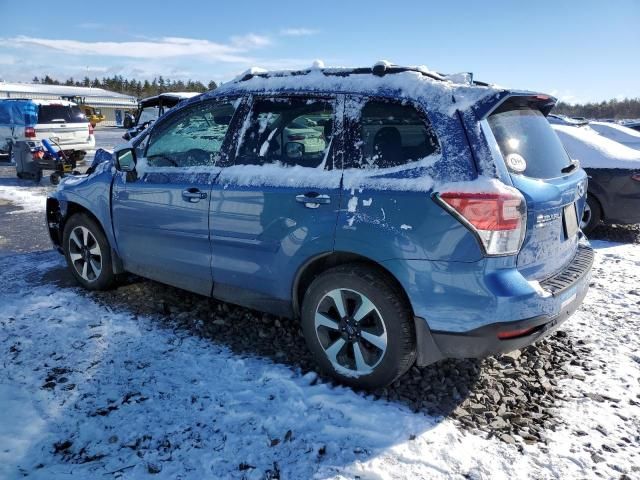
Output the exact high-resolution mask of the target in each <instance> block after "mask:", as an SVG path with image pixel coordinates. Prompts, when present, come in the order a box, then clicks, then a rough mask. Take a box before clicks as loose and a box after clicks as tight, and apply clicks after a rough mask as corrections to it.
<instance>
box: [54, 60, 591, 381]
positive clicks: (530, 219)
mask: <svg viewBox="0 0 640 480" xmlns="http://www.w3.org/2000/svg"><path fill="white" fill-rule="evenodd" d="M554 102H555V99H554V98H552V97H549V96H547V95H541V94H536V93H532V92H521V91H512V90H505V89H501V88H498V87H494V86H491V85H488V84H484V83H480V82H474V81H473V80H472V78H471V76H470V75H468V74H463V75H460V74H458V75H451V76H447V75H441V74H437V73H434V72H431V71H429V70H427V69H426V68H421V67H400V66H396V65H391V64H388V63H379V64H376V65H375V66H374V67H372V68H355V69H330V68H311V69H308V70H301V71H288V72H272V73H268V72H263V71H249V72H247V73H246V74H244V75H242V76H241V77H239V78H238V79H236V80H234V81H232V82H229V83H228V84H225V85H223V86H222V87H220V88H218V89H216V90H214V91H211V92H208V93H205V94H202V95H199V96H197V97H194V98H191V99H189V100H187V101H184V102H182V103H181V104H180V105H179V106H177V107H176V108H174V109H172V110H171V111H169V112H168V113H166V114H165V115H163V116H162V117H161V118H160V119H158V120H157V121H156V122H155V123H154V124H153V125H152V126H151V127H150V128H148V129H147V130H146V131H145V132H144V133H142V134H141V135H140V136H139V137H137V138H136V139H135V140H133V141H132V142H131V143H129V144H127V145H125V146H122V147H119V148H117V149H116V151H115V152H114V154H113V155H112V156H111V155H108V160H107V161H105V162H104V163H101V164H98V165H97V166H95V168H92V170H93V171H92V172H91V173H90V174H88V175H84V176H76V177H70V178H68V179H66V180H65V181H63V182H62V183H61V185H60V186H59V188H58V190H57V191H56V192H55V193H54V194H52V195H51V196H50V197H49V198H48V200H47V222H48V228H49V231H50V234H51V238H52V240H53V243H54V244H55V245H56V247H57V248H58V249H59V250H60V251H61V252H62V253H64V255H65V256H66V259H67V263H68V266H69V268H70V270H71V272H72V273H73V275H74V276H75V277H76V279H77V280H78V282H79V283H80V284H82V285H83V286H84V287H86V288H88V289H105V288H108V287H110V286H112V285H113V284H114V282H115V280H116V279H117V277H118V275H119V274H122V273H124V272H131V273H135V274H138V275H140V276H143V277H146V278H150V279H153V280H156V281H159V282H162V283H166V284H170V285H174V286H176V287H180V288H184V289H187V290H190V291H192V292H197V293H199V294H202V295H206V296H212V297H215V298H217V299H220V300H223V301H228V302H232V303H235V304H239V305H244V306H246V307H250V308H255V309H259V310H262V311H267V312H271V313H274V314H278V315H289V316H295V317H298V318H300V321H301V326H302V330H303V332H304V335H305V338H306V341H307V344H308V346H309V349H310V350H311V352H312V353H313V355H314V357H315V358H316V360H317V362H318V364H319V366H320V367H321V369H322V370H324V371H325V372H328V373H329V374H331V375H333V376H334V377H336V378H337V379H338V380H340V381H342V382H343V383H346V384H349V385H352V386H354V387H359V388H374V387H378V386H381V385H386V384H389V383H391V382H393V381H394V380H395V379H396V378H398V377H399V376H400V375H402V374H403V373H404V372H405V371H406V370H407V369H408V368H409V367H410V366H411V365H413V364H414V363H417V364H418V365H428V364H430V363H433V362H436V361H438V360H439V359H442V358H447V357H458V358H462V357H482V356H486V355H490V354H495V353H500V352H506V351H510V350H514V349H517V348H521V347H523V346H525V345H528V344H530V343H532V342H533V341H534V340H536V339H539V338H541V337H543V336H544V335H546V334H548V333H549V332H551V331H553V329H554V328H556V327H557V326H558V325H559V324H560V323H561V322H562V321H564V320H565V319H566V318H567V317H568V316H569V315H571V313H573V311H574V310H575V309H576V308H578V306H579V305H580V304H581V302H582V300H583V298H584V296H585V294H586V291H587V288H588V282H589V274H590V269H591V265H592V263H593V253H592V250H591V249H590V248H589V246H588V244H587V242H586V240H585V239H584V237H583V235H582V233H581V232H580V230H579V226H578V220H577V219H578V218H580V217H581V215H582V210H583V208H584V204H585V192H586V184H587V178H586V175H585V173H584V171H583V170H582V169H580V168H579V166H578V165H577V164H576V163H574V162H572V161H571V160H570V158H569V157H568V155H567V153H566V152H565V150H564V148H563V147H562V145H561V143H560V141H559V140H558V138H557V137H556V135H555V133H554V132H553V130H552V129H551V127H550V126H549V124H548V122H547V120H546V117H545V116H546V115H547V114H548V113H549V111H550V109H551V108H552V107H553V105H554Z"/></svg>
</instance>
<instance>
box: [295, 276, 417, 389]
mask: <svg viewBox="0 0 640 480" xmlns="http://www.w3.org/2000/svg"><path fill="white" fill-rule="evenodd" d="M302 330H303V332H304V336H305V339H306V341H307V345H308V347H309V349H310V350H311V353H312V354H313V356H314V358H315V359H316V361H317V363H318V365H319V366H320V368H321V369H322V370H323V371H324V372H326V373H328V374H330V375H331V376H333V377H334V378H336V379H337V380H338V381H340V382H341V383H344V384H346V385H349V386H351V387H355V388H364V389H373V388H378V387H383V386H386V385H389V384H390V383H392V382H393V381H394V380H396V379H397V378H398V377H400V376H401V375H402V374H403V373H405V372H406V371H407V370H408V369H409V368H410V367H411V365H413V363H414V361H415V358H416V348H415V326H414V323H413V318H412V314H411V309H410V308H409V306H408V305H407V302H406V301H405V299H404V296H403V295H402V293H401V292H400V291H399V288H398V287H396V286H395V285H394V283H393V282H392V281H391V280H390V279H389V278H388V277H387V276H386V275H383V274H381V273H379V272H378V271H377V270H375V269H373V268H371V267H368V266H366V265H361V264H349V265H343V266H339V267H335V268H332V269H329V270H327V271H326V272H324V273H322V274H321V275H320V276H318V277H317V278H316V279H315V280H314V281H313V282H312V283H311V285H310V286H309V288H308V290H307V293H306V295H305V297H304V300H303V303H302Z"/></svg>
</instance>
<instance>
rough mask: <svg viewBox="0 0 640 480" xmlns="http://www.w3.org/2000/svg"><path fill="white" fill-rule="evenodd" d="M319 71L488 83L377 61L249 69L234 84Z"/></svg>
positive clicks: (330, 74)
mask: <svg viewBox="0 0 640 480" xmlns="http://www.w3.org/2000/svg"><path fill="white" fill-rule="evenodd" d="M317 71H320V72H322V73H323V74H324V75H326V76H336V77H347V76H349V75H363V74H369V75H376V76H378V77H384V76H385V75H392V74H396V73H403V72H416V73H420V74H421V75H424V76H425V77H428V78H431V79H432V80H437V81H453V82H454V83H459V82H460V80H461V79H463V78H464V81H463V82H462V83H467V84H469V85H477V86H483V87H486V86H489V84H488V83H485V82H479V81H476V80H473V73H471V72H465V73H462V74H453V75H447V74H443V73H438V72H433V71H430V70H428V69H427V68H426V67H423V66H402V65H395V64H392V63H390V62H387V61H384V60H382V61H379V62H377V63H375V64H374V65H373V67H355V68H330V67H329V68H324V67H322V68H318V67H316V66H314V67H311V68H306V69H302V70H283V71H267V70H262V69H258V68H251V69H249V70H247V71H245V72H243V73H242V74H240V75H239V76H238V77H236V78H235V79H234V80H233V81H234V82H246V81H248V80H251V79H252V78H255V77H260V78H278V77H287V76H294V77H295V76H300V75H308V74H309V73H311V72H317Z"/></svg>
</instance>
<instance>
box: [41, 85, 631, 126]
mask: <svg viewBox="0 0 640 480" xmlns="http://www.w3.org/2000/svg"><path fill="white" fill-rule="evenodd" d="M32 82H33V83H41V84H44V85H67V86H76V87H94V88H104V89H105V90H110V91H112V92H118V93H124V94H126V95H132V96H134V97H138V98H143V97H150V96H152V95H158V94H160V93H164V92H206V91H207V90H213V89H215V88H216V87H217V86H218V85H217V84H216V82H214V81H213V80H212V81H210V82H209V83H208V84H207V85H205V84H204V83H202V82H200V81H197V80H196V81H194V80H187V81H186V82H185V81H183V80H170V79H168V78H164V77H163V76H159V77H157V78H155V77H154V79H153V80H151V81H149V80H144V81H140V80H135V79H127V78H124V77H122V76H121V75H114V76H113V77H103V78H102V79H98V78H94V79H93V80H91V79H90V78H89V77H84V78H83V79H82V80H75V79H73V78H69V79H67V80H65V81H64V82H60V81H58V80H55V79H53V78H51V77H50V76H49V75H46V76H45V77H43V78H38V77H34V78H33V80H32ZM553 113H557V114H560V115H568V116H570V117H585V118H615V119H623V118H640V98H625V99H624V100H609V101H606V102H599V103H585V104H576V105H569V104H568V103H564V102H558V104H557V105H556V106H555V108H554V109H553Z"/></svg>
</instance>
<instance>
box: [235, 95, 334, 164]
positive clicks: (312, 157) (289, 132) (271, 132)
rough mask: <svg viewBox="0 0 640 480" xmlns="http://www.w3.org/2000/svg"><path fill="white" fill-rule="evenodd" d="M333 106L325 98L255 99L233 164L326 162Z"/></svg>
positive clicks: (331, 132)
mask: <svg viewBox="0 0 640 480" xmlns="http://www.w3.org/2000/svg"><path fill="white" fill-rule="evenodd" d="M333 126H334V107H333V103H332V102H330V101H326V100H310V99H299V98H285V99H272V100H256V101H255V102H254V105H253V108H252V109H251V112H250V113H249V118H248V119H247V124H246V128H245V129H244V134H243V137H242V139H241V141H240V145H239V147H238V154H237V157H236V162H235V163H236V164H239V165H264V164H273V163H280V164H282V165H285V166H291V165H299V166H304V167H312V168H316V167H320V166H324V165H325V158H326V156H327V154H328V151H329V147H330V144H331V138H332V136H333Z"/></svg>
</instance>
